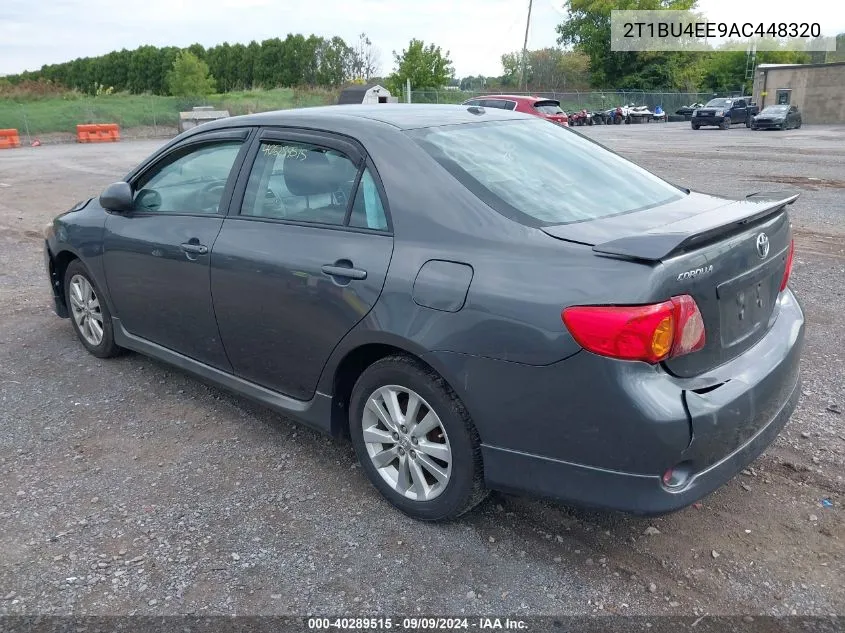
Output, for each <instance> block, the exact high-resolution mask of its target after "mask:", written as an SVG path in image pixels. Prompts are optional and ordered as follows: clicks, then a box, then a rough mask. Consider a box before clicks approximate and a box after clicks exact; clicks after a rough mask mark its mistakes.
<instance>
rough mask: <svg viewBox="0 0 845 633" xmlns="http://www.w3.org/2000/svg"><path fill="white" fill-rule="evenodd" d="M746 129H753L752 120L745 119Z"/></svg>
mask: <svg viewBox="0 0 845 633" xmlns="http://www.w3.org/2000/svg"><path fill="white" fill-rule="evenodd" d="M745 127H747V128H749V129H751V119H745Z"/></svg>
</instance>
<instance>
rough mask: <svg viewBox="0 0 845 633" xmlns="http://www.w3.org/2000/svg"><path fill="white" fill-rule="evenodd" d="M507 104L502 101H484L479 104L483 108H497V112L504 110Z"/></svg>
mask: <svg viewBox="0 0 845 633" xmlns="http://www.w3.org/2000/svg"><path fill="white" fill-rule="evenodd" d="M507 104H508V102H507V101H505V100H503V99H484V100H483V101H482V102H481V105H483V106H484V107H485V108H498V109H499V110H505V109H506V106H507Z"/></svg>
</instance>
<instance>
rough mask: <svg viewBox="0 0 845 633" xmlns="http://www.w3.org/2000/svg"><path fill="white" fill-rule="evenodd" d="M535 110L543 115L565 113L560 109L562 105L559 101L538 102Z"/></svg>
mask: <svg viewBox="0 0 845 633" xmlns="http://www.w3.org/2000/svg"><path fill="white" fill-rule="evenodd" d="M534 109H535V110H539V111H540V112H542V113H543V114H561V113H562V112H563V110H561V109H560V103H558V102H557V101H538V102H537V103H535V104H534Z"/></svg>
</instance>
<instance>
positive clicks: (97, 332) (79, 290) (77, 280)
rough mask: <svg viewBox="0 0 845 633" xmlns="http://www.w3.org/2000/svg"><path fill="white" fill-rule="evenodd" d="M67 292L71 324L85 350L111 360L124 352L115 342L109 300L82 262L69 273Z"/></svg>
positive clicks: (66, 279)
mask: <svg viewBox="0 0 845 633" xmlns="http://www.w3.org/2000/svg"><path fill="white" fill-rule="evenodd" d="M64 291H65V302H66V304H67V307H68V312H69V313H70V321H71V323H72V324H73V329H74V331H75V332H76V336H77V338H78V339H79V341H80V343H82V345H83V347H85V349H87V350H88V351H89V352H90V353H91V354H93V355H94V356H96V357H97V358H111V357H113V356H117V355H118V354H120V353H121V352H123V348H122V347H120V346H118V345H117V344H116V343H115V342H114V329H113V327H112V320H111V313H110V312H109V308H108V306H107V305H106V301H105V297H104V296H103V293H102V292H101V291H100V289H99V288H98V287H97V284H96V282H95V281H94V278H93V277H92V276H91V273H89V272H88V269H87V268H86V267H85V265H84V264H83V263H82V262H81V261H79V260H78V259H75V260H73V261H72V262H71V263H70V264H69V265H68V267H67V270H66V271H65V279H64ZM89 323H91V324H92V325H88V324H89Z"/></svg>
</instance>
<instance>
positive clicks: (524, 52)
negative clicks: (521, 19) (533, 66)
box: [519, 0, 534, 89]
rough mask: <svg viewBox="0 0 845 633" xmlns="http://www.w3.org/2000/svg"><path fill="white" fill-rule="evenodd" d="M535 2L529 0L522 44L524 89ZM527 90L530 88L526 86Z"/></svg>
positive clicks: (520, 73)
mask: <svg viewBox="0 0 845 633" xmlns="http://www.w3.org/2000/svg"><path fill="white" fill-rule="evenodd" d="M532 4H534V0H528V19H527V20H525V40H524V41H523V43H522V68H521V69H520V71H519V86H520V87H522V82H523V81H524V79H525V64H526V62H527V61H528V30H529V29H530V28H531V5H532ZM525 88H526V89H527V88H528V86H527V85H526V86H525Z"/></svg>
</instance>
